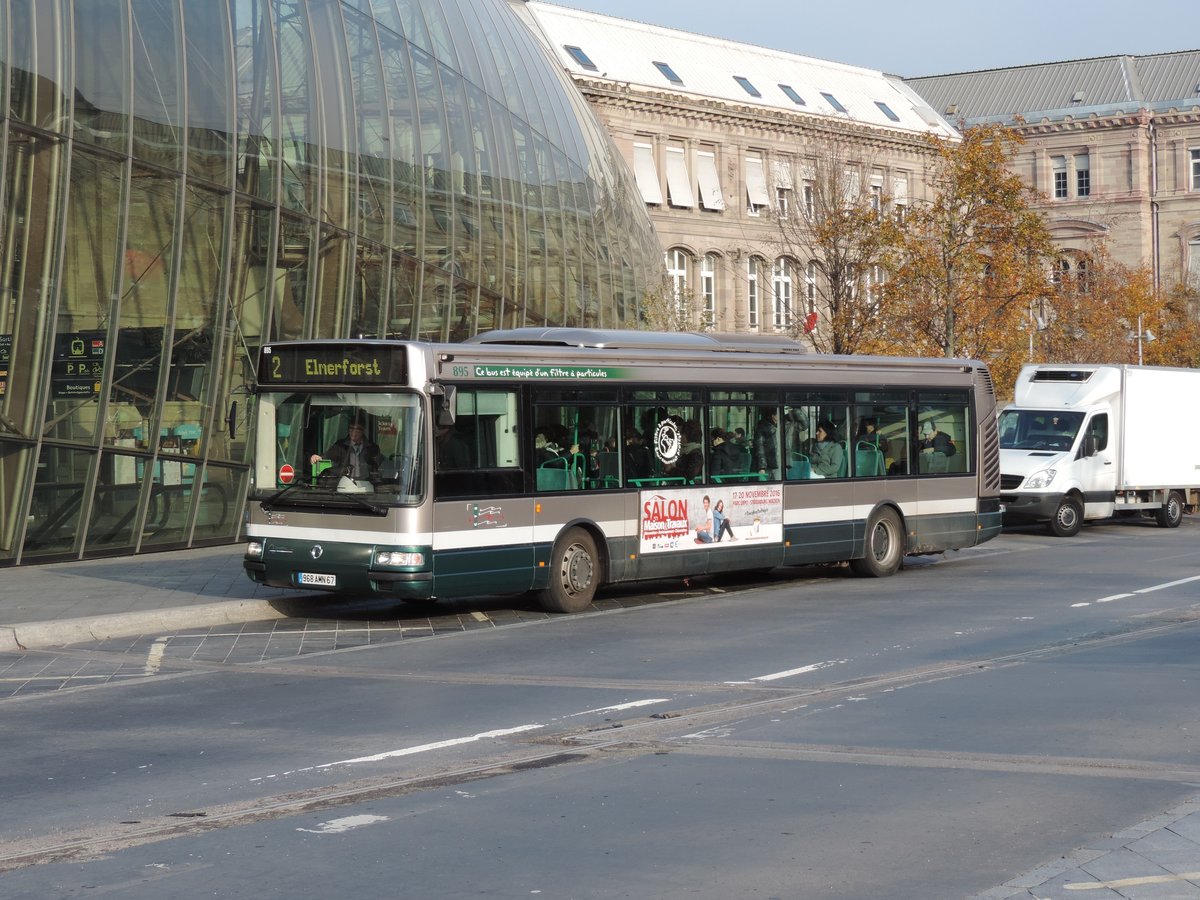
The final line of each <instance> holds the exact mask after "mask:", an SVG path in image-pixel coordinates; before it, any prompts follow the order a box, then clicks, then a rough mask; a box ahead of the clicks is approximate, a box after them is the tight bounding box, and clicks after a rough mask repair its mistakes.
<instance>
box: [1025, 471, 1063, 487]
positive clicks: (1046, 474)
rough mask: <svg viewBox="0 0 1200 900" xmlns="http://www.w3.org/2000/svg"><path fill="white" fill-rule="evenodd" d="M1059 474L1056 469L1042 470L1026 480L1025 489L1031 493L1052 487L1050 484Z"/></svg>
mask: <svg viewBox="0 0 1200 900" xmlns="http://www.w3.org/2000/svg"><path fill="white" fill-rule="evenodd" d="M1057 474H1058V472H1057V471H1056V470H1055V469H1042V471H1040V472H1034V473H1033V474H1032V475H1030V476H1029V477H1028V478H1026V479H1025V487H1026V488H1028V489H1029V490H1031V491H1034V490H1038V489H1040V488H1046V487H1050V482H1052V481H1053V480H1054V476H1055V475H1057Z"/></svg>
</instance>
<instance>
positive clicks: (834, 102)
mask: <svg viewBox="0 0 1200 900" xmlns="http://www.w3.org/2000/svg"><path fill="white" fill-rule="evenodd" d="M821 96H822V97H824V98H825V102H826V103H828V104H829V105H830V106H832V107H833V108H834V109H835V110H837V111H838V112H840V113H844V112H849V110H848V109H846V107H844V106H842V103H841V101H840V100H838V98H837V97H835V96H833V94H830V93H828V92H826V91H821Z"/></svg>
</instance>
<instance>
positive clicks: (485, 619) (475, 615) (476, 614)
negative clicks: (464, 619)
mask: <svg viewBox="0 0 1200 900" xmlns="http://www.w3.org/2000/svg"><path fill="white" fill-rule="evenodd" d="M471 618H472V619H474V620H475V621H476V622H490V621H491V619H489V618H488V617H487V616H485V615H484V614H483V613H481V612H479V611H478V610H473V611H472V612H471Z"/></svg>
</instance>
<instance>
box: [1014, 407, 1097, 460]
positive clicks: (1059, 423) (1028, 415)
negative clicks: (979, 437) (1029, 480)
mask: <svg viewBox="0 0 1200 900" xmlns="http://www.w3.org/2000/svg"><path fill="white" fill-rule="evenodd" d="M1082 422H1083V413H1080V412H1060V411H1059V410H1052V409H1049V410H1048V409H1006V410H1005V411H1004V412H1002V413H1001V414H1000V449H1001V450H1070V449H1071V447H1072V446H1073V445H1074V443H1075V435H1076V434H1078V433H1079V425H1080V423H1082Z"/></svg>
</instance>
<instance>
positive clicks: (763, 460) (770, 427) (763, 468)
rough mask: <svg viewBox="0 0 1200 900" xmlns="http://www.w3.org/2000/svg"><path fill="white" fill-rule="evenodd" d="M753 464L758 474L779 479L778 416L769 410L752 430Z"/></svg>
mask: <svg viewBox="0 0 1200 900" xmlns="http://www.w3.org/2000/svg"><path fill="white" fill-rule="evenodd" d="M754 462H755V468H757V469H758V471H759V474H761V475H766V476H768V477H770V478H778V477H779V415H778V413H776V412H775V410H773V409H772V410H769V411H768V412H767V413H766V414H765V415H763V417H762V418H761V419H759V420H758V427H757V428H755V429H754Z"/></svg>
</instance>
